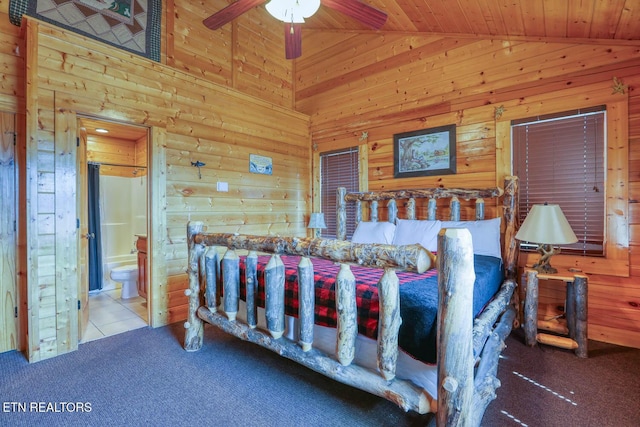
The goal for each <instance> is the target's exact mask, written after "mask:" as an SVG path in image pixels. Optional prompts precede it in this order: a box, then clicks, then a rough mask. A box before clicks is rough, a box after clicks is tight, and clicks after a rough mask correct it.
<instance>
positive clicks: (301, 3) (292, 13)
mask: <svg viewBox="0 0 640 427" xmlns="http://www.w3.org/2000/svg"><path fill="white" fill-rule="evenodd" d="M265 7H266V9H267V12H269V14H270V15H271V16H273V17H274V18H276V19H278V20H280V21H282V22H286V23H294V24H301V23H303V22H304V18H309V17H311V16H313V14H314V13H316V12H317V11H318V9H319V8H320V0H271V1H270V2H269V3H267V5H266V6H265Z"/></svg>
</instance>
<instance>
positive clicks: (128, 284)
mask: <svg viewBox="0 0 640 427" xmlns="http://www.w3.org/2000/svg"><path fill="white" fill-rule="evenodd" d="M110 276H111V279H112V280H113V281H115V282H119V283H122V294H121V297H122V299H128V298H133V297H137V296H138V266H137V265H136V264H130V265H123V266H122V267H115V268H112V269H111V274H110Z"/></svg>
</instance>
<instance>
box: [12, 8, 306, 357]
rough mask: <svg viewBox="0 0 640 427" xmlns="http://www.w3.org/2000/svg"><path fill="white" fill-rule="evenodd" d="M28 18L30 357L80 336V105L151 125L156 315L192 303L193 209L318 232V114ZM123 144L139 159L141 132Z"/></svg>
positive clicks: (248, 226)
mask: <svg viewBox="0 0 640 427" xmlns="http://www.w3.org/2000/svg"><path fill="white" fill-rule="evenodd" d="M23 26H25V27H26V28H25V40H26V53H25V58H26V61H27V64H28V67H27V83H28V85H27V92H26V99H27V101H26V104H27V126H26V128H27V171H26V175H27V180H28V184H27V188H26V194H27V209H26V210H27V216H28V217H29V218H30V219H31V221H29V224H37V226H36V225H32V226H29V225H27V236H28V237H27V245H28V247H29V248H30V250H29V251H28V255H27V256H28V272H27V280H28V283H29V286H28V289H29V295H28V296H27V300H28V304H29V313H30V315H31V319H30V321H29V342H28V348H27V353H28V355H29V359H30V360H41V359H46V358H49V357H52V356H56V355H58V354H62V353H65V352H68V351H71V350H73V349H74V348H77V314H75V310H77V308H75V306H76V304H75V301H76V299H77V286H78V279H77V253H76V251H74V250H73V249H74V248H75V247H76V239H77V237H78V236H77V232H76V228H75V213H74V211H73V206H75V198H76V196H77V195H76V192H75V187H74V186H73V185H72V183H73V182H75V179H76V178H77V168H76V158H75V156H76V149H75V135H76V133H77V129H76V122H77V117H78V116H80V115H81V116H90V117H97V118H103V119H109V120H116V121H121V122H128V123H132V124H136V125H143V126H146V127H148V128H149V134H150V143H149V148H148V150H149V158H150V164H149V168H150V170H149V171H150V175H149V176H150V187H151V190H150V194H151V199H150V202H149V206H150V207H151V212H152V215H151V218H150V222H151V223H150V230H149V236H150V246H151V248H150V254H151V256H152V257H153V258H152V261H151V262H150V266H151V268H150V276H151V277H150V283H151V299H150V301H149V303H150V305H151V307H150V313H151V324H152V326H159V325H163V324H166V323H170V322H173V321H177V320H181V319H184V317H185V315H186V304H187V300H186V297H184V294H183V293H182V291H183V289H184V288H185V287H186V286H187V278H186V275H185V270H184V266H185V260H186V245H185V237H184V224H185V223H186V222H187V221H189V220H200V221H203V222H205V224H216V228H217V229H222V230H225V231H228V232H239V231H243V232H247V233H256V232H260V233H264V232H265V230H267V232H269V233H272V234H280V235H306V221H305V218H306V216H307V213H308V211H309V208H308V203H307V202H308V200H309V194H310V188H309V185H310V184H309V182H310V179H309V177H310V169H309V165H310V142H309V130H308V129H309V119H308V117H307V116H306V115H304V114H299V113H296V112H294V111H292V110H289V109H286V108H282V107H280V106H278V105H275V104H273V103H270V102H267V101H263V100H260V99H258V98H254V97H252V96H250V95H246V94H243V93H241V92H238V91H235V90H233V89H229V88H225V87H223V86H220V85H218V84H216V83H209V82H205V81H202V80H200V79H197V78H195V77H193V76H191V75H190V74H188V73H184V72H181V71H178V70H175V69H172V68H169V67H166V66H163V65H161V64H157V63H150V62H149V61H146V60H143V59H140V58H137V57H135V56H132V55H128V54H124V53H120V52H117V51H116V52H114V51H113V50H111V49H109V48H107V47H105V46H103V45H102V44H100V43H96V42H93V41H91V40H88V39H84V38H82V37H79V36H76V35H74V34H69V33H65V32H63V31H60V30H59V29H57V28H55V27H52V26H49V25H46V24H42V23H39V22H37V21H35V20H31V19H27V20H26V24H25V23H23ZM94 142H96V141H94ZM110 142H113V141H110ZM121 145H122V144H121ZM99 146H100V144H98V145H95V144H94V147H99ZM122 147H123V149H122V152H120V153H115V154H117V155H118V156H120V157H122V156H124V157H127V156H132V158H131V159H128V160H132V161H135V155H136V149H135V144H133V145H132V144H130V143H127V144H124V145H122ZM124 147H126V148H127V149H126V150H124ZM140 150H141V151H143V152H144V149H140ZM116 151H118V150H116ZM102 154H104V153H102ZM250 154H259V155H263V156H268V157H271V158H272V160H273V173H272V175H258V174H252V173H249V155H250ZM196 161H201V162H203V163H205V166H203V167H202V168H201V170H200V174H199V171H198V169H197V168H195V167H193V166H192V164H191V163H192V162H196ZM219 181H222V182H227V183H228V187H229V191H228V192H224V193H222V192H217V191H216V183H217V182H219ZM43 201H50V202H49V203H44V202H43ZM36 284H37V285H36ZM74 336H75V337H74Z"/></svg>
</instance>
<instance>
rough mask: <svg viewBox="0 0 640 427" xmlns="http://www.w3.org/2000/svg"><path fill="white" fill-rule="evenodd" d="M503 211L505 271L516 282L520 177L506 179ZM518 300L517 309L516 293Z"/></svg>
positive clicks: (516, 293) (518, 315) (518, 313)
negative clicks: (516, 236) (516, 237)
mask: <svg viewBox="0 0 640 427" xmlns="http://www.w3.org/2000/svg"><path fill="white" fill-rule="evenodd" d="M502 209H503V210H504V212H503V215H502V217H503V218H504V222H505V229H504V242H505V244H504V248H503V253H504V256H503V258H504V261H505V262H504V264H505V265H504V270H505V275H506V278H507V279H513V280H516V278H517V276H518V255H519V253H520V244H519V242H518V241H517V240H516V239H515V235H516V232H517V231H518V216H517V212H518V177H516V176H507V177H505V179H504V197H503V199H502ZM513 295H514V298H516V300H515V301H513V302H514V305H515V306H516V307H517V306H518V304H519V301H518V292H514V294H513ZM516 313H517V319H516V322H519V321H520V319H519V318H520V310H518V311H517V312H516Z"/></svg>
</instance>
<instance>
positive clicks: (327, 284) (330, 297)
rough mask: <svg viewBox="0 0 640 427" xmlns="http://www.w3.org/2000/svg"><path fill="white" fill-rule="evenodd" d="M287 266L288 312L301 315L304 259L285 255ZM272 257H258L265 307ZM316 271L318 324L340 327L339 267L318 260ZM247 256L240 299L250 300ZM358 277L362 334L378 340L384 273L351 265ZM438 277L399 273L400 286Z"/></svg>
mask: <svg viewBox="0 0 640 427" xmlns="http://www.w3.org/2000/svg"><path fill="white" fill-rule="evenodd" d="M281 258H282V262H283V264H284V266H285V278H286V279H285V312H286V314H288V315H290V316H296V317H297V316H298V262H299V260H300V257H297V256H282V257H281ZM268 261H269V256H259V257H258V305H259V306H260V307H264V306H265V294H264V269H265V267H266V264H267V262H268ZM312 261H313V270H314V278H315V284H316V290H315V294H316V298H315V323H316V324H318V325H322V326H330V327H335V326H336V307H335V282H336V276H337V274H338V270H339V265H338V264H336V263H333V262H331V261H327V260H322V259H317V258H314V259H312ZM244 271H245V268H244V257H243V258H241V260H240V277H241V283H240V296H241V297H242V298H243V299H244V298H245V297H246V291H245V284H244ZM351 271H352V272H353V275H354V276H355V278H356V303H357V307H358V331H359V332H360V333H361V334H363V335H366V336H368V337H370V338H373V339H375V338H376V337H377V335H378V314H379V306H378V286H377V284H378V281H379V280H380V278H381V277H382V274H383V272H384V270H382V269H379V268H367V267H360V266H351ZM436 274H437V272H436V270H435V269H432V270H429V271H427V272H426V273H424V274H417V273H410V272H404V271H399V272H397V275H398V279H399V281H400V284H401V285H402V284H403V283H408V282H413V281H416V280H422V279H425V278H428V277H433V276H435V275H436Z"/></svg>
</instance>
